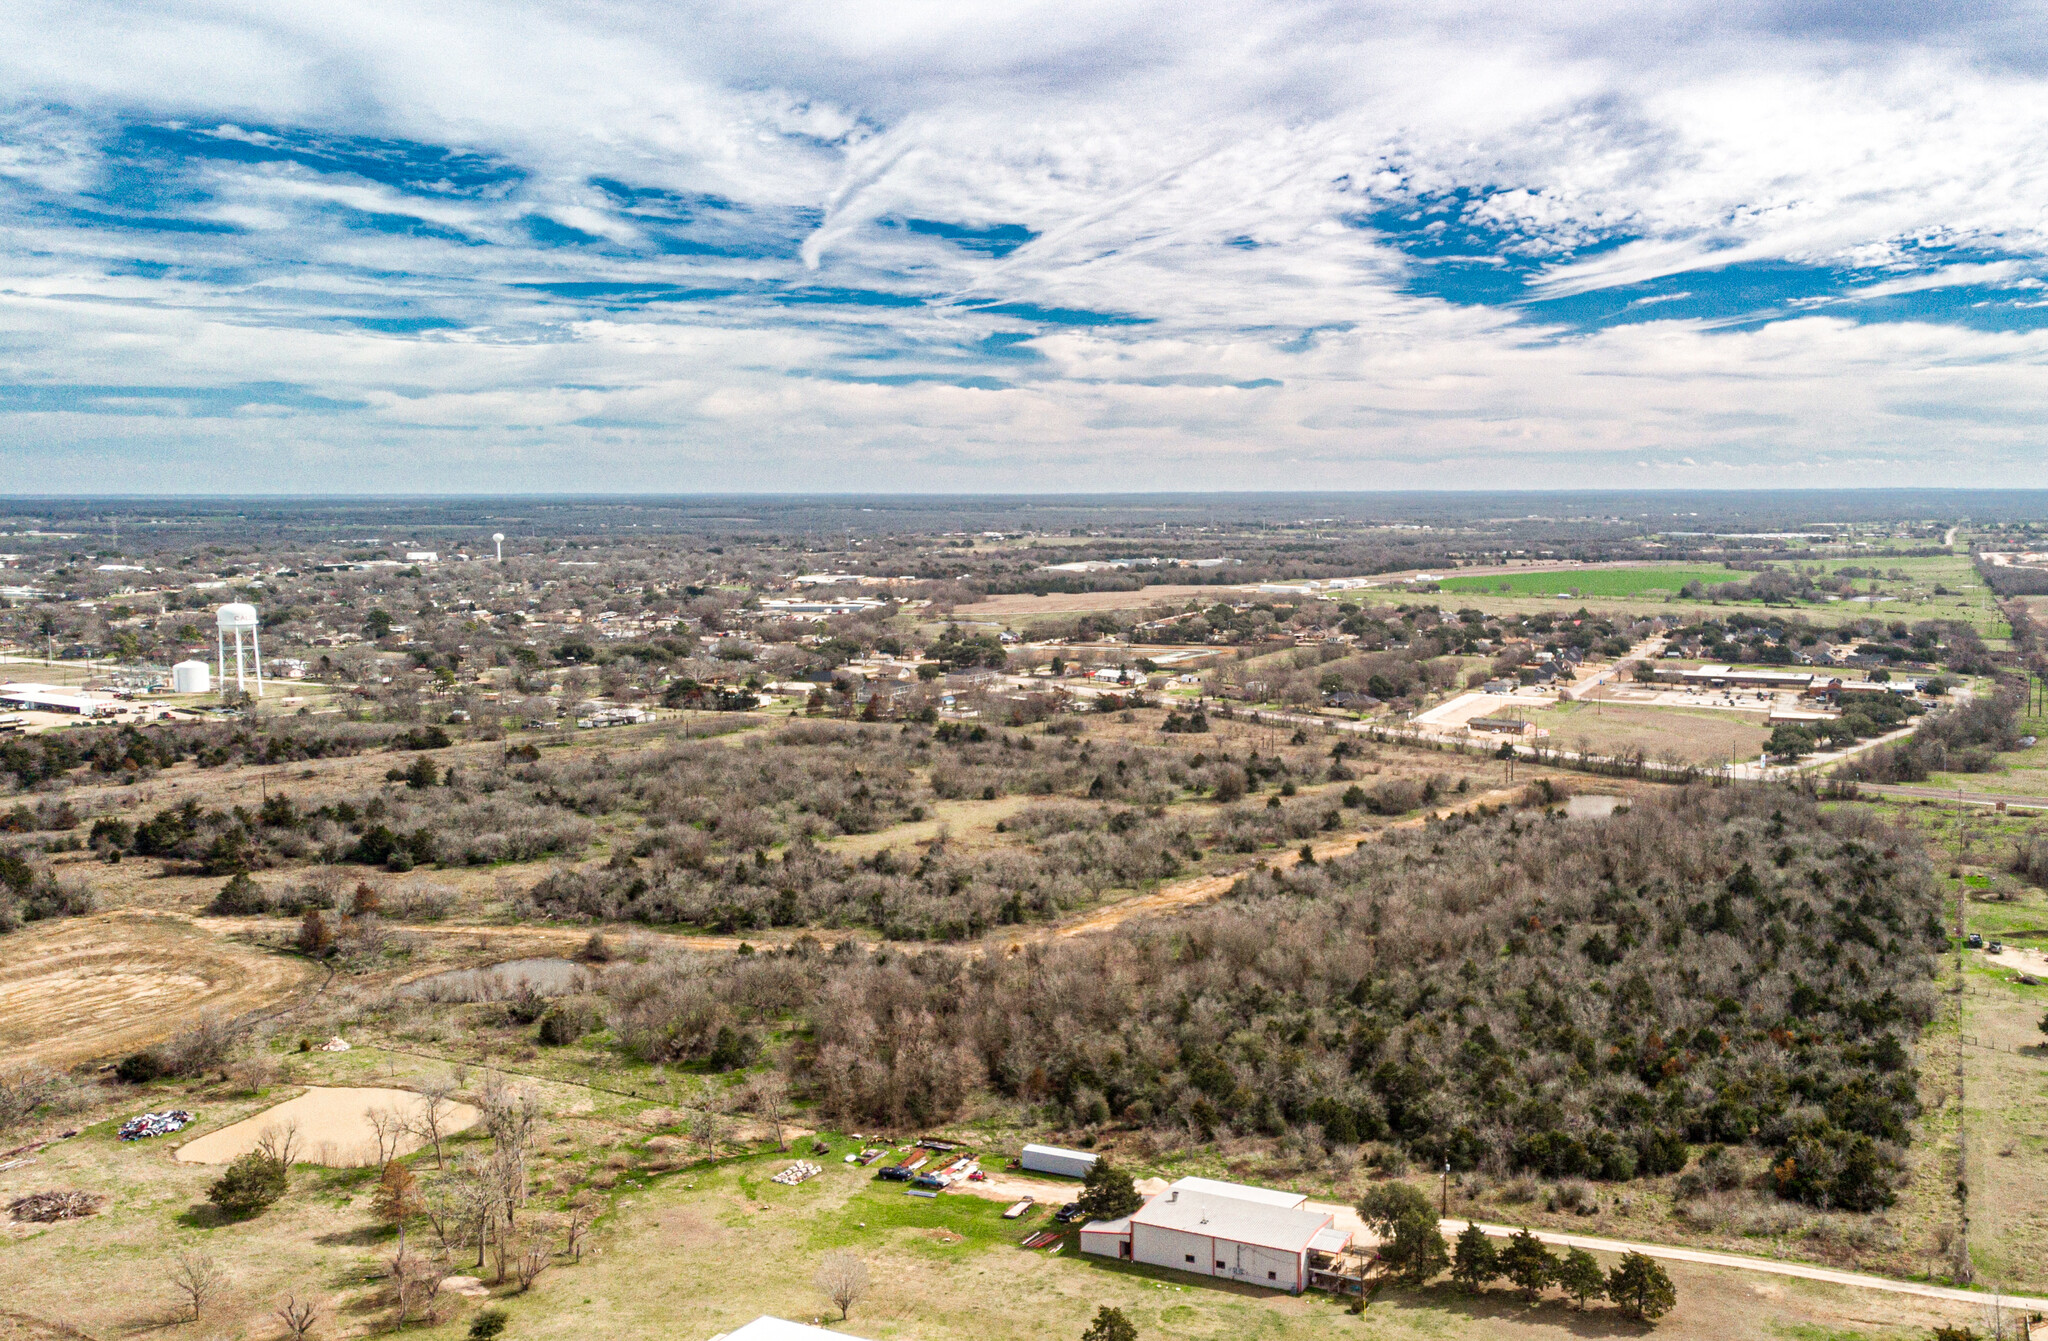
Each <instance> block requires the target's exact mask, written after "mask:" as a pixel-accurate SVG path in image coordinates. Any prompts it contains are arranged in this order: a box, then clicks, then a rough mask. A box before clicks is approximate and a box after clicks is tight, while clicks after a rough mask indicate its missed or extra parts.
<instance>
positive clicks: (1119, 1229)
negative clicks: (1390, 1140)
mask: <svg viewBox="0 0 2048 1341" xmlns="http://www.w3.org/2000/svg"><path fill="white" fill-rule="evenodd" d="M1307 1201H1308V1198H1306V1197H1304V1196H1301V1195H1299V1194H1297V1193H1293V1192H1276V1191H1273V1190H1271V1189H1269V1188H1262V1187H1246V1186H1244V1185H1242V1184H1238V1183H1221V1182H1216V1181H1213V1180H1211V1179H1207V1178H1183V1179H1181V1180H1180V1181H1179V1182H1177V1183H1174V1184H1173V1185H1172V1186H1170V1187H1168V1188H1167V1189H1166V1191H1164V1192H1161V1193H1160V1194H1159V1195H1157V1196H1155V1197H1153V1198H1152V1199H1151V1200H1149V1201H1147V1202H1146V1203H1145V1204H1144V1206H1142V1207H1140V1208H1139V1209H1138V1210H1136V1211H1134V1212H1132V1213H1131V1215H1130V1216H1129V1217H1128V1218H1127V1219H1123V1220H1097V1221H1093V1222H1091V1223H1089V1224H1087V1225H1085V1226H1083V1227H1082V1230H1081V1251H1082V1252H1086V1253H1093V1254H1095V1255H1097V1256H1100V1257H1116V1258H1119V1259H1122V1260H1124V1261H1128V1262H1143V1263H1145V1264H1146V1265H1148V1266H1159V1267H1167V1268H1170V1269H1171V1270H1174V1271H1187V1272H1192V1273H1193V1274H1195V1275H1198V1276H1216V1277H1221V1278H1222V1279H1225V1280H1235V1281H1242V1282H1244V1283H1246V1284H1248V1285H1263V1286H1265V1287H1266V1288H1268V1289H1272V1290H1285V1291H1287V1292H1288V1293H1289V1294H1299V1293H1301V1292H1302V1291H1303V1290H1305V1289H1307V1288H1308V1286H1309V1253H1310V1252H1311V1251H1314V1252H1319V1253H1327V1252H1337V1251H1340V1250H1341V1249H1342V1248H1343V1247H1344V1245H1345V1244H1346V1243H1348V1242H1349V1241H1350V1238H1351V1236H1350V1234H1349V1233H1348V1232H1346V1231H1344V1230H1341V1229H1338V1228H1337V1227H1336V1216H1335V1215H1334V1214H1333V1213H1332V1212H1329V1211H1315V1210H1310V1209H1308V1207H1307V1204H1306V1203H1307Z"/></svg>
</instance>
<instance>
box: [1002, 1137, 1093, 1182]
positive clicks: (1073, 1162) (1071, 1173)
mask: <svg viewBox="0 0 2048 1341" xmlns="http://www.w3.org/2000/svg"><path fill="white" fill-rule="evenodd" d="M1099 1158H1101V1157H1100V1156H1099V1155H1091V1154H1089V1153H1088V1152H1087V1151H1085V1150H1065V1149H1062V1148H1061V1147H1059V1146H1056V1145H1027V1146H1025V1147H1024V1157H1023V1158H1022V1159H1021V1160H1019V1161H1018V1162H1019V1163H1021V1164H1022V1165H1023V1166H1024V1167H1025V1168H1026V1169H1029V1170H1030V1171H1031V1172H1032V1173H1056V1174H1058V1175H1060V1177H1062V1178H1086V1177H1087V1176H1088V1174H1089V1171H1090V1170H1092V1169H1093V1168H1094V1167H1095V1161H1096V1160H1097V1159H1099Z"/></svg>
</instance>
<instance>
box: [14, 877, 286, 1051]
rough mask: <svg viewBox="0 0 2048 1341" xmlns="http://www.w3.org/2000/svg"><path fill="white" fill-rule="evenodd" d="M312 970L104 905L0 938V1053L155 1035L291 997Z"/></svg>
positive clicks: (151, 1039) (129, 1047) (87, 1046)
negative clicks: (92, 913) (87, 914)
mask: <svg viewBox="0 0 2048 1341" xmlns="http://www.w3.org/2000/svg"><path fill="white" fill-rule="evenodd" d="M318 974H319V970H318V969H316V968H314V967H313V966H312V965H310V964H308V963H305V962H304V961H302V960H297V959H292V958H289V957H286V956H283V955H276V954H268V953H265V952H264V951H261V950H257V949H253V948H251V947H249V946H246V945H237V944H235V943H233V942H231V941H224V940H220V939H218V938H216V937H214V936H211V935H208V934H207V933H206V932H204V931H201V930H199V929H198V928H196V927H194V926H192V925H191V924H190V923H189V922H186V921H184V920H182V919H178V918H169V917H155V916H151V915H148V914H139V913H103V914H98V915H95V916H92V917H79V918H71V919H69V920H66V921H62V922H48V923H43V924H40V925H37V926H32V927H29V928H26V929H24V930H21V931H17V932H15V933H13V934H12V935H9V936H4V937H0V1056H4V1057H6V1058H7V1059H8V1060H9V1061H12V1062H38V1063H41V1064H42V1065H45V1066H69V1065H73V1064H75V1063H77V1062H81V1061H86V1060H89V1059H91V1058H94V1057H106V1056H112V1055H114V1054H116V1053H123V1052H132V1051H134V1050H136V1049H138V1048H143V1047H147V1046H149V1045H150V1044H152V1043H157V1042H161V1041H162V1040H163V1039H165V1038H168V1037H170V1036H171V1035H172V1034H174V1033H176V1032H178V1031H179V1030H180V1029H183V1028H186V1027H187V1026H189V1025H190V1024H192V1023H193V1022H194V1021H195V1020H197V1019H198V1018H199V1016H200V1015H201V1014H202V1013H206V1012H214V1013H217V1014H220V1015H222V1016H227V1017H232V1016H236V1015H241V1014H245V1013H247V1012H249V1011H252V1010H259V1009H261V1008H263V1007H266V1006H272V1005H275V1004H277V1003H278V1002H281V1001H283V1000H285V999H286V998H287V997H289V996H291V995H292V993H293V992H295V991H297V990H299V989H300V988H301V987H302V986H304V985H305V984H306V983H307V981H308V980H309V979H312V978H314V977H316V976H318Z"/></svg>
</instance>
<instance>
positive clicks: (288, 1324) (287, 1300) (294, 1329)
mask: <svg viewBox="0 0 2048 1341" xmlns="http://www.w3.org/2000/svg"><path fill="white" fill-rule="evenodd" d="M271 1316H272V1317H274V1318H276V1319H277V1320H278V1321H279V1322H280V1323H282V1324H284V1330H285V1334H286V1335H288V1336H289V1337H291V1339H292V1341H306V1333H308V1332H310V1331H312V1330H313V1324H314V1322H316V1321H317V1320H318V1319H319V1316H320V1305H319V1304H318V1303H317V1302H316V1301H314V1300H311V1299H307V1300H303V1301H302V1300H301V1299H300V1298H299V1297H298V1296H297V1295H295V1294H288V1295H286V1296H285V1297H284V1302H283V1303H282V1304H279V1305H278V1306H277V1307H276V1308H275V1309H273V1310H272V1311H271Z"/></svg>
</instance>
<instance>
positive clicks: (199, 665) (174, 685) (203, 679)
mask: <svg viewBox="0 0 2048 1341" xmlns="http://www.w3.org/2000/svg"><path fill="white" fill-rule="evenodd" d="M212 682H213V675H212V673H211V668H209V667H208V666H207V664H206V663H205V662H204V661H180V662H179V663H178V664H177V665H175V666H173V667H171V692H172V693H174V694H203V693H205V692H206V691H207V689H208V687H209V686H210V685H211V684H212Z"/></svg>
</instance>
